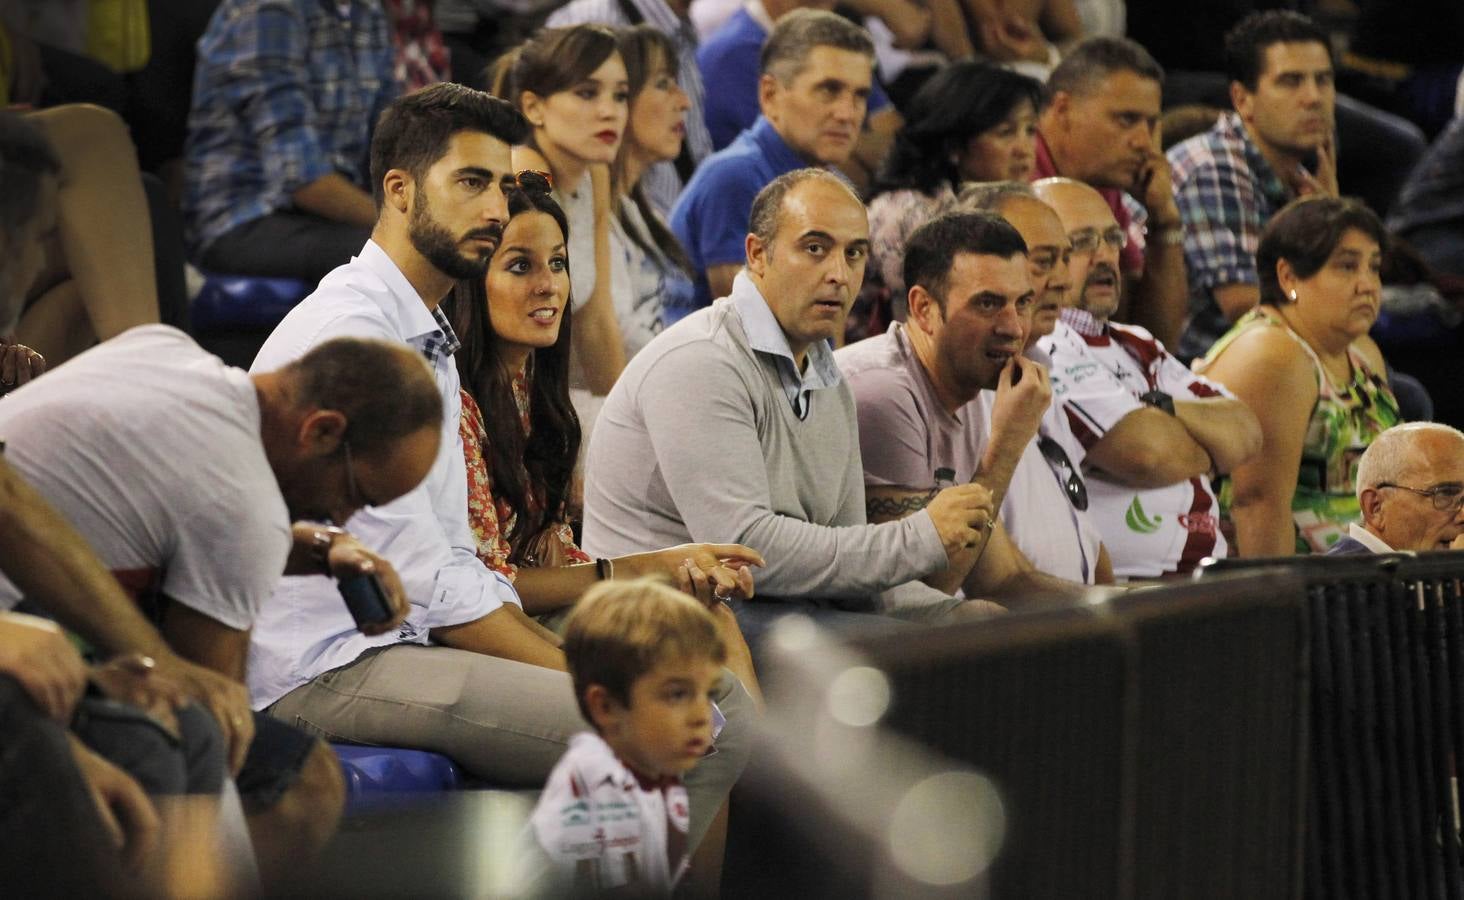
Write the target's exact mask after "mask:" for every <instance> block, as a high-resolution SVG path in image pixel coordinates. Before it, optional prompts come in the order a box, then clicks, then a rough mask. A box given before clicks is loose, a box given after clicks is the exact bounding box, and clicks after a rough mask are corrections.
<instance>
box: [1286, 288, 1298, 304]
mask: <svg viewBox="0 0 1464 900" xmlns="http://www.w3.org/2000/svg"><path fill="white" fill-rule="evenodd" d="M1287 296H1288V297H1290V298H1291V302H1292V303H1295V302H1296V288H1292V289H1291V293H1290V294H1288V295H1287Z"/></svg>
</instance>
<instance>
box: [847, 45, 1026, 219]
mask: <svg viewBox="0 0 1464 900" xmlns="http://www.w3.org/2000/svg"><path fill="white" fill-rule="evenodd" d="M1024 100H1025V101H1027V102H1029V103H1031V104H1032V108H1033V109H1034V110H1035V109H1036V108H1037V107H1038V106H1040V105H1041V102H1042V84H1041V82H1039V81H1037V80H1036V79H1035V78H1029V77H1027V76H1026V75H1021V74H1018V73H1016V72H1011V71H1008V70H1007V69H1003V68H1001V67H1000V66H994V65H991V64H990V63H984V62H957V63H951V64H950V65H948V66H946V67H945V68H943V69H941V70H940V71H939V72H937V73H935V74H934V75H932V76H930V80H928V81H926V82H925V84H923V85H921V86H920V90H918V91H916V92H915V96H913V97H911V98H910V102H909V103H908V104H906V106H905V109H904V114H905V127H904V128H901V129H900V130H899V132H897V133H896V134H895V142H894V145H893V146H891V147H890V152H889V155H888V156H886V157H885V161H884V164H883V165H881V166H880V170H879V177H878V178H876V179H875V185H874V195H875V196H878V195H879V194H882V193H884V192H885V191H896V190H902V189H907V188H913V189H915V190H917V191H920V192H921V193H922V194H933V193H935V191H936V189H937V188H939V187H940V186H941V185H942V184H947V185H952V186H954V185H956V184H959V183H960V172H959V171H958V169H957V166H956V164H955V163H953V162H951V159H952V157H955V156H959V155H960V154H961V153H963V152H964V151H965V149H966V145H967V144H969V143H970V142H971V139H972V138H974V137H976V136H977V135H979V134H981V133H983V132H986V131H990V130H991V129H993V128H996V127H997V126H999V125H1000V124H1001V123H1002V122H1003V121H1004V120H1005V119H1006V117H1007V116H1009V115H1011V114H1012V111H1013V110H1015V109H1016V108H1017V106H1018V105H1019V104H1020V103H1022V101H1024Z"/></svg>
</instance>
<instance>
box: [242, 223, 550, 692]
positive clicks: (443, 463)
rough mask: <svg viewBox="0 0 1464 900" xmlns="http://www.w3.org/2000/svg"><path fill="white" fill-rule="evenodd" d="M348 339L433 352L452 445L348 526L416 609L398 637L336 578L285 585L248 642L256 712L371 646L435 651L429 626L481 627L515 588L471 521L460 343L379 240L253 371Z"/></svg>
mask: <svg viewBox="0 0 1464 900" xmlns="http://www.w3.org/2000/svg"><path fill="white" fill-rule="evenodd" d="M337 337H365V338H379V339H382V340H388V341H400V342H403V343H406V344H409V345H411V346H413V347H415V348H417V349H418V350H420V351H422V352H423V355H424V356H425V357H426V358H427V362H428V363H429V364H430V365H431V367H432V371H433V375H434V377H435V379H436V381H437V388H438V391H439V392H440V393H441V394H442V398H443V419H442V444H441V446H440V447H439V448H438V451H437V459H436V460H435V461H434V462H433V464H432V469H431V471H429V472H428V474H427V477H426V478H425V479H424V480H423V481H422V483H421V484H420V485H418V486H417V488H416V489H415V490H413V491H411V492H410V493H408V494H406V495H404V496H402V497H400V498H398V499H397V500H395V501H393V502H391V503H389V504H387V505H385V506H380V507H371V508H367V509H363V510H361V512H359V513H357V514H356V515H355V516H354V517H352V518H351V520H350V521H349V522H347V523H346V528H347V530H349V531H350V532H351V533H352V534H354V535H355V536H356V537H357V538H359V539H360V540H361V542H362V543H363V544H365V545H366V546H367V547H368V548H370V549H371V550H373V551H375V552H376V553H379V554H380V555H381V556H383V557H385V558H386V559H387V560H388V561H390V562H391V564H392V565H393V566H395V567H396V570H397V573H398V574H399V575H400V576H401V579H402V586H403V587H404V588H405V589H406V592H407V599H408V600H409V601H411V605H412V610H411V612H410V613H409V614H408V616H407V620H406V622H404V623H403V624H402V626H401V627H400V628H399V629H398V630H397V631H395V632H391V633H388V634H383V635H378V636H376V637H367V636H365V635H363V634H361V633H360V632H359V631H357V630H356V626H355V622H354V621H353V620H352V619H351V615H350V613H349V612H347V611H346V606H345V603H344V602H343V601H342V600H341V596H340V593H339V592H338V591H337V590H336V585H335V582H334V581H333V580H331V579H330V578H327V577H325V576H323V575H312V576H295V577H289V578H284V579H282V580H281V582H280V587H279V588H278V589H277V590H276V591H275V595H274V597H273V598H272V599H271V600H270V601H269V602H268V603H266V604H264V608H263V609H262V610H261V613H260V616H259V618H258V619H257V620H256V622H255V625H254V634H253V637H252V640H251V643H250V646H249V672H248V684H249V691H250V695H251V697H252V699H253V701H254V706H255V708H257V709H262V708H264V707H266V706H268V705H270V704H271V703H274V702H275V701H276V700H278V699H279V698H280V697H283V696H284V695H285V694H287V693H289V692H290V691H292V690H294V689H295V688H297V687H299V686H300V685H302V684H304V683H305V682H307V681H309V680H310V679H312V678H314V677H315V676H317V675H320V674H322V673H324V672H328V671H330V670H331V669H336V668H339V667H341V666H344V665H347V664H349V663H351V662H353V661H355V660H356V658H357V657H359V656H360V655H361V654H362V653H363V652H365V651H366V650H368V649H370V648H372V647H382V646H388V645H391V644H396V643H404V642H405V643H415V644H426V643H427V642H428V630H429V629H432V628H440V627H444V626H449V625H461V624H464V623H466V622H472V621H475V620H477V619H481V618H482V617H484V616H486V615H488V614H489V613H491V612H493V611H495V610H497V609H499V608H500V607H501V606H502V605H503V604H505V603H514V604H518V605H522V604H520V603H519V599H518V595H517V594H516V593H515V592H514V589H513V585H512V584H511V583H510V582H509V581H508V580H507V579H505V578H503V577H502V576H501V575H499V574H498V573H496V572H494V571H493V570H491V569H489V568H487V567H485V566H484V565H483V564H482V563H481V562H480V561H479V560H478V556H477V552H476V547H477V544H476V541H475V540H474V538H473V532H472V529H471V528H470V527H469V526H468V485H467V471H466V468H465V466H464V464H463V445H462V440H461V439H460V438H459V436H458V417H459V416H460V415H461V405H460V402H459V399H458V373H457V368H456V367H455V366H454V365H453V361H452V356H451V355H450V350H445V348H446V347H447V346H450V345H453V344H455V343H456V338H455V336H454V335H452V333H451V329H450V328H447V327H446V325H445V322H440V321H439V320H438V319H437V318H436V317H434V315H433V311H432V310H429V309H428V308H427V304H426V303H424V302H423V301H422V298H421V297H420V296H418V294H417V291H416V290H415V289H414V288H413V287H412V285H411V283H410V282H408V281H407V278H406V276H405V275H403V274H402V272H401V270H400V269H398V268H397V266H396V264H395V263H393V262H392V260H391V258H390V257H389V256H387V255H386V252H385V251H384V250H382V249H381V248H380V247H379V246H377V244H376V243H374V242H372V241H367V242H366V246H365V247H364V248H362V250H361V254H360V255H359V256H356V257H355V258H353V259H352V260H351V261H350V262H349V263H347V264H346V265H344V266H341V267H340V268H338V269H336V270H335V271H333V272H331V273H330V274H329V275H327V276H326V277H325V278H324V279H322V280H321V282H320V286H319V287H318V288H317V289H316V290H315V292H314V293H313V294H311V295H310V296H309V297H306V298H305V299H304V300H303V301H301V303H300V305H299V306H297V307H295V309H293V310H291V312H290V314H289V315H287V316H286V317H285V319H284V321H283V322H281V323H280V324H279V326H278V327H277V328H275V330H274V333H273V334H271V335H270V336H269V340H267V341H266V342H265V344H264V347H263V348H262V349H261V350H260V351H259V356H257V357H256V358H255V360H254V365H253V367H252V369H251V371H255V372H260V371H270V370H273V369H277V368H279V367H281V366H283V365H285V364H286V363H289V362H291V361H292V360H295V359H297V358H299V357H301V356H303V355H304V354H305V353H306V352H307V351H309V350H310V348H312V347H314V346H315V345H317V344H320V343H323V342H325V341H328V340H330V339H331V338H337Z"/></svg>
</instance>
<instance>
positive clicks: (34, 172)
mask: <svg viewBox="0 0 1464 900" xmlns="http://www.w3.org/2000/svg"><path fill="white" fill-rule="evenodd" d="M60 174H61V160H60V158H59V157H57V156H56V151H55V150H54V149H53V148H52V147H51V142H50V141H48V140H47V139H46V135H45V134H44V133H43V132H42V131H41V129H39V128H37V127H36V125H35V124H34V123H32V122H29V121H27V120H26V118H25V117H24V116H22V115H19V114H18V113H13V112H8V111H5V110H0V236H3V237H4V244H3V247H4V250H5V252H6V253H11V254H13V253H14V252H15V247H14V240H15V236H16V234H18V233H19V232H20V229H21V228H22V227H23V226H24V225H25V224H26V223H27V222H29V221H30V220H31V219H32V218H34V217H35V215H36V206H37V205H38V203H39V202H40V199H39V198H40V194H41V180H42V179H43V178H45V177H46V176H47V175H53V176H57V177H60Z"/></svg>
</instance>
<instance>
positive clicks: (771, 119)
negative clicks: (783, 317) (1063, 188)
mask: <svg viewBox="0 0 1464 900" xmlns="http://www.w3.org/2000/svg"><path fill="white" fill-rule="evenodd" d="M873 74H874V43H873V42H872V41H871V40H870V38H869V33H868V32H866V31H865V30H864V29H862V28H860V27H859V26H858V25H855V24H853V23H852V22H850V21H848V20H847V19H844V18H842V17H840V16H836V15H834V14H833V13H831V12H824V11H822V10H812V9H799V10H794V11H793V12H790V13H788V14H787V15H785V16H784V17H783V18H781V19H779V20H778V23H777V25H776V26H775V27H774V28H773V32H772V34H771V35H769V36H768V41H767V44H766V45H765V46H764V48H763V53H762V65H761V72H760V75H759V80H758V102H759V105H760V106H761V108H762V115H761V116H759V117H758V120H757V121H756V122H755V123H753V125H752V127H751V128H749V129H747V130H746V131H744V132H742V134H740V135H738V137H737V140H735V141H733V142H732V143H731V145H729V146H728V147H727V148H726V149H724V150H720V151H718V152H717V153H715V154H713V155H712V156H711V157H709V158H708V159H707V161H706V162H704V163H702V164H701V166H700V167H699V168H698V169H697V172H696V174H695V175H694V176H692V179H691V183H690V184H688V185H687V186H686V190H684V191H682V193H681V197H680V198H679V199H678V200H677V201H676V207H675V209H674V210H672V213H671V228H672V230H673V231H675V232H676V237H677V238H678V239H679V240H680V241H681V244H682V246H683V247H685V248H686V252H687V254H688V255H689V256H690V257H691V262H692V266H693V267H694V268H695V269H696V305H697V306H707V305H708V304H710V303H711V302H712V301H713V300H714V299H716V298H718V297H725V296H727V295H728V294H729V293H730V292H731V290H732V278H733V277H734V276H735V275H736V274H737V271H738V270H739V269H741V268H742V262H743V259H744V257H745V248H744V246H743V244H744V242H745V241H746V238H747V228H748V217H749V216H750V214H751V210H752V200H753V198H754V197H756V196H757V193H758V191H760V190H762V189H763V187H764V186H766V185H767V184H768V183H769V182H771V181H772V180H773V179H774V178H777V177H778V176H779V175H781V174H783V173H784V172H791V171H793V170H794V169H801V168H804V167H805V166H810V165H814V166H838V165H841V164H843V163H845V162H847V161H848V159H849V155H850V153H852V152H853V150H854V144H855V142H856V141H857V140H858V138H859V131H860V127H861V126H862V125H863V123H864V112H865V107H866V105H867V104H868V100H869V92H870V85H871V84H872V82H873Z"/></svg>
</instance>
